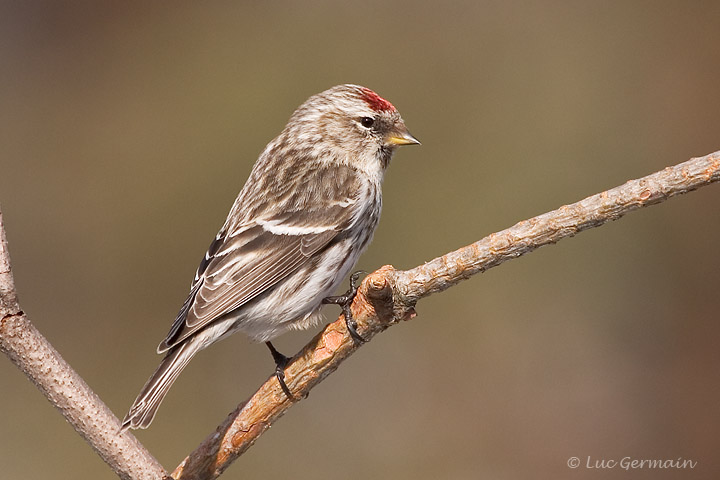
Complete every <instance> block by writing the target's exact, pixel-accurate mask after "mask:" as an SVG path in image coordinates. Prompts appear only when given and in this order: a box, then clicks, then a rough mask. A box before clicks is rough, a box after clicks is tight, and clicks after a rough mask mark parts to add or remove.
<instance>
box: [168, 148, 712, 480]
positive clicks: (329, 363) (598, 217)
mask: <svg viewBox="0 0 720 480" xmlns="http://www.w3.org/2000/svg"><path fill="white" fill-rule="evenodd" d="M718 180H720V152H715V153H713V154H710V155H707V156H705V157H701V158H695V159H691V160H689V161H687V162H685V163H681V164H680V165H676V166H674V167H668V168H666V169H665V170H663V171H660V172H657V173H654V174H652V175H649V176H647V177H644V178H641V179H638V180H631V181H629V182H627V183H626V184H624V185H622V186H619V187H616V188H613V189H611V190H608V191H605V192H602V193H599V194H597V195H593V196H591V197H588V198H586V199H584V200H581V201H580V202H577V203H574V204H572V205H566V206H563V207H560V208H559V209H557V210H554V211H552V212H549V213H546V214H543V215H540V216H537V217H534V218H531V219H529V220H525V221H522V222H519V223H517V224H516V225H514V226H513V227H510V228H508V229H506V230H503V231H501V232H498V233H494V234H491V235H490V236H488V237H486V238H484V239H482V240H480V241H478V242H475V243H473V244H471V245H468V246H466V247H463V248H460V249H458V250H456V251H454V252H451V253H448V254H447V255H443V256H442V257H438V258H436V259H434V260H432V261H430V262H428V263H426V264H424V265H421V266H418V267H416V268H413V269H411V270H407V271H398V270H395V269H394V268H393V267H392V266H389V265H386V266H385V267H382V268H381V269H380V270H378V271H376V272H374V273H372V274H370V275H369V276H368V277H367V278H366V279H365V280H364V281H363V283H362V285H361V286H360V290H359V292H358V295H357V297H356V298H355V301H354V302H353V305H352V313H353V316H354V317H355V319H356V321H357V323H358V332H359V333H360V334H361V335H362V336H363V337H364V338H365V339H366V340H370V339H371V338H372V337H373V336H375V335H376V334H377V333H379V332H381V331H383V330H385V329H386V328H388V327H389V326H390V325H392V324H393V323H396V322H398V321H400V320H407V319H410V318H412V317H413V316H414V306H415V304H416V302H417V301H418V300H420V299H421V298H423V297H426V296H428V295H431V294H433V293H436V292H441V291H443V290H445V289H447V288H449V287H451V286H452V285H455V284H456V283H458V282H460V281H461V280H464V279H467V278H469V277H471V276H472V275H474V274H476V273H479V272H483V271H485V270H487V269H489V268H492V267H495V266H497V265H500V264H501V263H503V262H504V261H506V260H509V259H511V258H516V257H519V256H521V255H524V254H526V253H528V252H531V251H533V250H535V249H536V248H539V247H541V246H543V245H548V244H551V243H555V242H557V241H559V240H561V239H563V238H566V237H572V236H574V235H575V234H577V233H579V232H581V231H583V230H587V229H589V228H592V227H598V226H600V225H603V224H604V223H606V222H608V221H610V220H617V219H618V218H620V217H622V216H623V215H625V214H626V213H628V212H631V211H633V210H637V209H638V208H641V207H645V206H649V205H654V204H657V203H660V202H663V201H665V200H667V199H668V198H671V197H673V196H675V195H679V194H682V193H687V192H690V191H692V190H695V189H697V188H700V187H702V186H705V185H709V184H711V183H713V182H716V181H718ZM357 348H358V345H356V344H354V343H353V340H352V339H351V338H350V336H349V335H348V334H347V330H346V328H345V322H344V320H343V319H342V318H340V319H338V320H337V321H335V322H334V323H331V324H330V325H328V326H327V327H325V329H324V330H323V331H322V332H321V333H319V334H318V335H317V336H316V337H315V338H313V340H311V341H310V343H309V344H308V345H306V346H305V348H303V349H302V351H301V352H300V353H298V354H297V355H296V356H295V357H293V359H292V360H291V362H290V364H289V365H288V367H287V369H286V370H285V381H286V383H287V385H288V387H289V388H290V390H291V392H292V393H293V395H294V397H295V398H296V399H302V398H305V397H306V396H307V395H308V393H309V392H310V390H311V389H312V388H313V387H314V386H315V385H317V384H318V383H320V382H321V381H322V380H323V379H324V378H325V377H327V376H328V375H329V374H331V373H332V372H333V371H335V370H336V369H337V368H338V366H339V365H340V363H342V362H343V361H344V360H345V359H346V358H347V357H349V356H350V355H352V353H353V352H354V351H355V350H357ZM297 401H298V400H295V401H291V400H289V399H288V398H287V397H286V396H285V394H284V393H283V392H282V390H281V388H280V386H279V384H278V383H277V380H276V379H275V378H274V376H273V377H270V378H269V379H268V380H267V381H266V382H265V383H264V384H263V385H262V386H261V387H260V389H259V390H258V391H257V392H256V393H255V394H254V395H253V396H252V397H251V398H250V399H249V400H247V401H246V402H244V403H242V404H240V405H239V406H238V407H237V409H236V410H235V411H234V412H233V413H231V414H230V415H229V416H228V417H227V418H226V419H225V421H224V422H223V423H222V424H221V425H220V426H219V427H218V428H217V429H216V430H215V432H214V433H212V434H211V435H210V436H208V437H207V438H206V439H205V441H203V443H202V444H200V446H199V447H198V448H197V449H196V450H195V451H194V452H192V453H191V454H190V455H189V456H188V457H187V458H186V459H185V460H184V461H183V462H182V463H181V464H180V465H179V466H178V467H177V469H175V471H174V472H173V474H172V476H173V478H175V479H178V480H179V479H210V478H216V477H218V476H219V475H220V474H221V473H222V472H223V471H224V470H225V469H226V468H227V467H228V466H229V465H230V463H232V461H234V460H235V459H236V458H237V457H238V456H240V455H241V454H242V453H243V452H245V451H246V450H247V449H248V448H250V446H252V444H253V443H254V442H255V440H257V438H258V437H259V436H260V435H262V433H263V432H264V431H265V430H267V429H268V428H269V427H270V425H272V424H273V423H274V422H275V420H277V419H278V418H280V417H281V416H282V415H283V414H284V413H285V412H286V411H287V410H288V409H289V408H290V407H291V406H292V405H293V404H294V403H296V402H297Z"/></svg>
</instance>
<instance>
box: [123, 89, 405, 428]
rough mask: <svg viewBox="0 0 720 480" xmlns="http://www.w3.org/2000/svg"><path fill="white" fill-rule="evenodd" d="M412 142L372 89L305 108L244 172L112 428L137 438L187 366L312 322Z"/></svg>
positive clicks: (356, 250)
mask: <svg viewBox="0 0 720 480" xmlns="http://www.w3.org/2000/svg"><path fill="white" fill-rule="evenodd" d="M416 143H419V142H418V141H417V140H415V138H414V137H412V135H410V134H409V133H408V131H407V129H406V128H405V124H404V123H403V120H402V118H401V117H400V114H399V113H398V112H397V110H396V109H395V107H394V106H393V105H392V104H391V103H390V102H388V101H387V100H384V99H383V98H381V97H380V96H378V95H377V94H376V93H374V92H373V91H372V90H370V89H367V88H365V87H359V86H356V85H340V86H337V87H333V88H331V89H329V90H326V91H325V92H322V93H320V94H318V95H315V96H313V97H310V98H309V99H308V100H307V101H306V102H305V103H303V104H302V105H301V106H300V107H298V109H297V110H296V111H295V112H294V113H293V115H292V116H291V117H290V120H289V122H288V124H287V126H286V127H285V129H284V130H283V131H282V132H281V133H280V135H279V136H278V137H276V138H275V139H274V140H273V141H271V142H270V143H269V144H268V146H267V147H266V148H265V150H264V151H263V153H262V154H261V155H260V157H259V158H258V160H257V162H256V163H255V165H254V167H253V169H252V172H251V173H250V176H249V178H248V180H247V182H246V183H245V186H244V187H243V189H242V191H241V192H240V194H239V195H238V197H237V199H236V200H235V203H234V204H233V206H232V209H231V210H230V213H229V215H228V218H227V220H226V221H225V224H224V225H223V227H222V228H221V229H220V232H219V233H218V234H217V236H216V237H215V239H214V240H213V242H212V243H211V245H210V248H209V249H208V252H207V253H206V255H205V257H204V258H203V260H202V261H201V262H200V266H199V268H198V270H197V272H196V274H195V278H194V280H193V283H192V286H191V289H190V295H189V296H188V298H187V300H186V301H185V303H184V304H183V306H182V308H181V309H180V312H179V313H178V316H177V318H176V319H175V322H174V323H173V325H172V327H171V328H170V332H169V333H168V335H167V337H166V338H165V340H163V341H162V342H161V343H160V345H159V346H158V353H165V357H164V359H163V360H162V362H161V363H160V366H159V367H158V368H157V370H156V371H155V373H154V374H153V375H152V376H151V377H150V379H149V380H148V381H147V383H146V384H145V386H144V387H143V389H142V391H141V392H140V394H139V395H138V397H137V398H136V399H135V402H134V403H133V405H132V407H131V408H130V411H129V412H128V414H127V415H126V416H125V418H124V419H123V428H124V429H125V428H146V427H147V426H148V425H150V422H152V419H153V418H154V416H155V413H156V411H157V408H158V407H159V405H160V403H161V402H162V400H163V398H164V397H165V395H166V394H167V392H168V390H169V388H170V387H171V386H172V383H173V382H174V381H175V379H176V378H177V376H178V375H179V374H180V372H181V371H182V369H183V368H184V367H185V366H186V365H187V364H188V362H189V361H190V360H191V359H192V358H193V356H194V355H195V354H196V353H197V352H198V351H200V350H202V349H203V348H206V347H207V346H209V345H211V344H212V343H214V342H216V341H218V340H220V339H222V338H224V337H225V336H227V335H230V334H232V333H234V332H237V331H241V332H244V333H245V334H247V335H248V336H249V337H251V338H252V339H253V340H256V341H269V340H271V339H272V338H274V337H276V336H277V335H280V334H281V333H283V332H285V331H287V330H288V329H299V328H307V327H309V326H311V325H314V324H316V323H317V322H318V321H319V320H320V319H321V316H320V313H319V311H320V308H321V306H322V300H323V299H324V298H325V297H327V296H329V295H331V294H332V293H333V292H334V291H335V290H336V289H337V287H338V285H339V284H340V282H342V281H343V279H344V278H345V277H346V276H347V274H348V273H349V271H350V269H352V267H353V265H355V262H356V261H357V259H358V257H359V256H360V254H361V253H362V251H363V250H364V249H365V248H366V247H367V245H368V243H369V242H370V240H371V239H372V235H373V232H374V231H375V228H376V227H377V223H378V221H379V218H380V210H381V206H382V195H381V188H380V187H381V182H382V178H383V174H384V172H385V169H386V168H387V166H388V164H389V162H390V158H391V157H392V154H393V153H394V151H395V148H396V147H397V146H398V145H409V144H416Z"/></svg>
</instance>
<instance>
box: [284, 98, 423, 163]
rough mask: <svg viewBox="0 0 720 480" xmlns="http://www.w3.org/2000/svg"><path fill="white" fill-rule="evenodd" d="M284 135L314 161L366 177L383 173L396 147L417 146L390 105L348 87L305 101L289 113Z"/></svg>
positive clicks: (398, 114)
mask: <svg viewBox="0 0 720 480" xmlns="http://www.w3.org/2000/svg"><path fill="white" fill-rule="evenodd" d="M285 133H287V138H293V139H294V140H295V141H296V142H297V143H298V146H303V147H307V148H312V149H313V150H314V151H313V154H314V155H313V156H314V157H315V158H327V159H328V160H329V161H340V162H342V163H347V164H350V165H354V166H355V167H357V168H360V169H362V170H367V171H369V172H370V171H381V170H384V169H385V168H386V167H387V164H388V162H389V161H390V158H391V157H392V154H393V152H394V150H395V149H396V147H398V146H400V145H417V144H420V142H419V141H418V140H417V139H416V138H415V137H413V136H412V135H411V134H410V132H409V131H408V129H407V127H406V126H405V123H404V122H403V119H402V117H401V116H400V113H399V112H398V111H397V109H396V108H395V107H394V106H393V104H392V103H390V102H388V101H387V100H385V99H384V98H382V97H380V96H379V95H378V94H377V93H375V92H373V91H372V90H370V89H369V88H366V87H361V86H358V85H349V84H348V85H338V86H336V87H333V88H331V89H329V90H326V91H324V92H322V93H319V94H317V95H314V96H312V97H310V98H309V99H308V100H307V101H306V102H305V103H303V104H302V105H300V107H298V109H297V110H296V111H295V113H293V115H292V117H291V118H290V121H289V123H288V125H287V127H286V132H285Z"/></svg>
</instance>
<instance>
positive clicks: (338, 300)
mask: <svg viewBox="0 0 720 480" xmlns="http://www.w3.org/2000/svg"><path fill="white" fill-rule="evenodd" d="M363 273H367V272H363V271H362V270H359V271H357V272H355V273H353V274H352V275H350V290H348V291H347V292H345V293H343V294H342V295H337V296H335V297H327V298H323V301H322V303H325V304H330V303H332V304H334V305H340V308H342V312H343V316H344V317H345V325H346V326H347V329H348V332H349V333H350V336H351V337H352V339H353V340H354V341H355V342H356V343H365V341H366V340H365V339H364V338H363V337H361V336H360V334H359V333H358V332H357V323H356V322H355V319H353V316H352V312H351V311H350V305H352V302H353V299H354V298H355V295H357V291H358V285H357V281H358V279H359V278H360V275H362V274H363Z"/></svg>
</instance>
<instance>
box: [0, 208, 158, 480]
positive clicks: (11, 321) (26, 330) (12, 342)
mask: <svg viewBox="0 0 720 480" xmlns="http://www.w3.org/2000/svg"><path fill="white" fill-rule="evenodd" d="M0 351H2V352H3V353H5V354H6V355H7V356H8V357H9V358H10V360H11V361H12V362H13V363H14V364H15V365H17V367H18V368H19V369H20V370H22V371H23V373H25V375H27V377H28V378H29V379H30V380H31V381H32V382H33V383H34V384H35V385H36V386H37V387H38V388H39V389H40V391H41V392H42V393H43V395H45V397H46V398H47V399H48V400H49V401H50V403H52V404H53V406H55V407H56V408H57V409H58V410H60V413H62V414H63V416H64V417H65V418H66V419H67V421H68V422H70V424H71V425H72V427H73V428H74V429H75V431H77V432H78V433H79V434H80V435H81V436H82V437H83V438H84V439H85V440H86V441H87V442H88V443H89V444H90V446H91V447H92V448H93V449H94V450H95V451H96V452H97V453H98V455H100V457H101V458H102V459H103V460H104V461H105V462H106V463H107V464H108V465H110V467H111V468H112V469H113V470H114V471H115V473H116V474H117V475H118V476H119V477H120V478H123V479H128V480H130V479H132V480H141V479H143V480H144V479H147V480H157V479H161V478H167V472H165V470H164V469H163V467H162V465H160V464H159V463H158V461H157V460H155V458H154V457H153V456H152V455H151V454H150V453H149V452H148V451H147V450H146V449H145V447H143V446H142V444H140V442H138V441H137V439H136V438H135V437H134V436H133V435H132V434H130V433H128V432H125V433H124V434H122V435H118V432H119V430H120V421H119V420H118V419H117V417H115V415H113V413H112V412H111V411H110V409H109V408H108V407H107V406H106V405H105V404H104V403H103V402H102V400H100V398H99V397H98V396H97V395H95V393H94V392H93V391H92V390H91V389H90V387H89V386H88V385H87V384H86V383H85V381H84V380H83V379H82V378H81V377H80V375H78V374H77V373H76V372H75V371H74V370H73V369H72V368H71V367H70V365H68V364H67V362H65V360H63V358H62V357H61V356H60V354H59V353H58V352H57V351H56V350H55V349H54V348H53V347H52V345H50V343H49V342H48V341H47V340H46V339H45V337H43V336H42V335H41V334H40V332H38V330H37V329H36V328H35V327H34V326H33V325H32V323H30V320H28V318H27V316H26V315H25V313H24V312H23V311H22V310H21V309H20V305H19V304H18V300H17V295H16V293H15V282H14V280H13V276H12V271H11V268H10V256H9V254H8V247H7V240H6V238H5V228H4V225H3V218H2V212H1V211H0Z"/></svg>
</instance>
